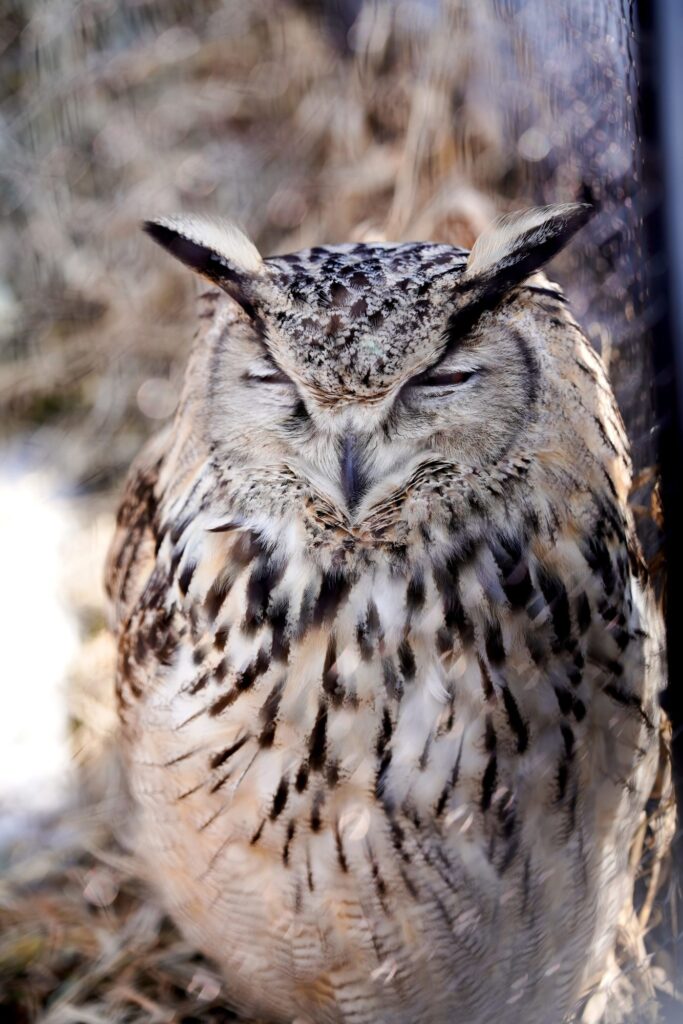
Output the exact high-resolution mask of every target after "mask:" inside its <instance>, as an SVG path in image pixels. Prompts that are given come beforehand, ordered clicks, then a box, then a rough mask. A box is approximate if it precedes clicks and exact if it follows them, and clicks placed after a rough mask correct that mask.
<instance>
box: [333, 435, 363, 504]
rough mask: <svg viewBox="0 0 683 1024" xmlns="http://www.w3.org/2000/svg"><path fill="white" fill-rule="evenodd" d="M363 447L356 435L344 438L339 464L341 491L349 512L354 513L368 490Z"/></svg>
mask: <svg viewBox="0 0 683 1024" xmlns="http://www.w3.org/2000/svg"><path fill="white" fill-rule="evenodd" d="M363 454H364V453H363V447H362V445H361V443H360V441H359V439H358V437H357V436H356V435H355V434H352V433H349V434H346V435H345V436H344V440H343V442H342V451H341V459H340V464H339V470H340V477H341V489H342V493H343V495H344V500H345V501H346V507H347V508H348V510H349V512H354V511H355V509H356V508H357V507H358V504H359V502H360V500H361V498H362V497H363V495H364V494H365V492H366V491H367V489H368V481H367V477H366V474H365V472H364V468H363Z"/></svg>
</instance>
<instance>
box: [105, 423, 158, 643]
mask: <svg viewBox="0 0 683 1024" xmlns="http://www.w3.org/2000/svg"><path fill="white" fill-rule="evenodd" d="M167 448H168V433H163V434H160V435H158V436H156V437H154V438H152V440H151V441H149V442H148V444H147V445H146V446H145V447H144V448H143V450H142V451H141V452H140V454H139V455H138V457H137V459H136V460H135V461H134V463H133V465H132V466H131V469H130V472H129V474H128V478H127V480H126V485H125V489H124V493H123V498H122V500H121V504H120V506H119V509H118V513H117V516H116V530H115V532H114V537H113V539H112V542H111V546H110V548H109V553H108V555H107V562H106V566H105V579H104V584H105V590H106V593H107V597H108V598H109V601H110V603H111V617H112V627H113V628H114V630H116V629H117V628H118V626H119V625H120V623H121V622H122V621H123V620H124V619H125V618H126V617H127V616H128V614H129V613H130V611H131V609H132V608H133V606H134V605H135V603H136V601H137V599H138V597H139V596H140V594H141V593H142V591H143V589H144V587H145V584H146V583H147V581H148V579H149V577H150V575H151V572H152V569H153V568H154V563H155V560H156V536H157V528H156V527H157V507H158V495H157V484H158V480H159V473H160V470H161V466H162V463H163V460H164V455H165V454H166V451H167Z"/></svg>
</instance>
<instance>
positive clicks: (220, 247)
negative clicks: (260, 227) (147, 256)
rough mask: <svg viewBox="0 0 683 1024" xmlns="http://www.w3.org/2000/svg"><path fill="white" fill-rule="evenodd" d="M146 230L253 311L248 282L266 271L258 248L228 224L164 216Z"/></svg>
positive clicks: (144, 228)
mask: <svg viewBox="0 0 683 1024" xmlns="http://www.w3.org/2000/svg"><path fill="white" fill-rule="evenodd" d="M143 230H144V231H145V232H146V233H147V234H148V235H149V236H150V238H152V239H154V241H155V242H157V243H158V244H159V245H160V246H161V247H162V248H164V249H166V250H167V251H168V252H170V254H171V255H172V256H175V258H176V259H178V260H180V262H181V263H184V264H185V265H186V266H188V267H190V269H191V270H194V271H196V273H198V274H201V275H202V277H206V278H208V279H209V280H210V281H212V282H213V283H214V284H217V285H219V287H221V288H223V289H224V291H226V292H228V294H229V295H231V296H232V297H233V298H234V299H236V300H237V302H239V303H240V305H242V306H243V307H244V308H245V309H248V310H249V309H250V308H251V298H250V292H251V291H252V289H251V288H250V287H249V281H250V279H251V278H253V277H254V276H256V275H258V274H259V273H260V272H261V270H262V268H263V261H262V259H261V256H260V253H259V252H258V249H257V248H256V246H255V245H254V244H253V242H251V241H250V240H249V239H248V238H247V236H246V235H244V234H243V233H242V232H241V231H240V230H239V228H237V227H235V225H234V224H231V223H230V222H229V221H221V220H212V219H210V218H208V217H194V216H186V217H185V216H182V217H161V218H159V219H158V220H148V221H145V222H144V224H143Z"/></svg>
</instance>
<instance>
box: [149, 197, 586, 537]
mask: <svg viewBox="0 0 683 1024" xmlns="http://www.w3.org/2000/svg"><path fill="white" fill-rule="evenodd" d="M552 210H553V216H551V215H550V212H549V211H548V210H543V211H532V213H531V214H526V215H523V217H522V218H519V217H518V218H516V219H513V220H512V221H510V219H508V222H507V223H504V224H502V225H501V226H499V227H498V228H497V229H493V232H495V234H494V233H493V232H492V233H491V235H488V236H486V235H485V236H482V238H481V239H480V240H479V241H478V243H477V244H476V245H475V247H474V249H473V251H472V254H471V255H470V256H469V259H468V254H467V253H466V252H464V251H463V250H460V249H455V248H452V247H450V246H446V245H433V244H426V243H425V244H423V243H413V244H407V245H377V244H375V245H355V246H348V245H347V246H335V247H325V248H322V247H321V248H317V249H312V250H306V251H303V252H300V253H295V254H292V255H289V256H286V257H275V258H271V259H268V260H265V261H261V259H260V257H258V254H257V253H256V252H255V250H253V249H252V248H251V247H249V248H245V247H246V246H249V243H248V242H247V241H246V240H245V239H242V238H241V237H240V244H241V246H242V249H241V250H240V251H239V256H240V257H241V260H242V263H241V264H240V263H239V260H238V259H237V258H236V255H235V245H234V244H233V246H232V258H231V259H230V257H229V254H228V253H224V252H220V251H217V249H216V244H215V239H214V238H213V237H211V238H210V239H209V244H205V240H201V241H200V239H203V236H202V227H203V228H204V234H206V232H207V230H209V229H208V228H207V227H206V225H202V224H199V225H198V224H197V223H196V222H194V221H192V222H189V223H188V222H185V221H180V222H163V223H161V224H154V225H151V226H149V227H148V230H149V231H150V233H152V234H153V236H154V237H155V238H156V239H157V240H158V241H161V242H162V244H164V245H165V246H166V247H167V248H170V249H171V251H173V252H174V253H175V254H176V255H178V256H179V257H180V258H181V259H183V260H184V261H185V262H188V263H190V264H191V265H192V266H194V267H195V268H197V269H200V270H201V271H202V272H203V273H204V274H206V275H207V276H209V277H211V278H212V279H213V280H215V281H216V282H217V283H219V284H221V285H222V286H223V288H224V289H225V290H226V291H227V292H228V293H229V294H230V295H231V296H232V299H233V302H230V301H229V300H224V308H223V310H222V312H221V311H217V314H216V318H215V324H214V327H213V329H212V330H211V331H210V332H209V334H208V336H207V339H206V344H207V346H208V348H207V353H206V355H207V360H208V367H209V375H208V379H209V393H208V395H206V391H204V395H205V401H204V402H203V414H202V417H203V429H204V431H205V432H206V435H207V439H208V441H209V443H210V444H211V446H212V450H213V451H214V455H215V457H216V458H218V459H219V460H220V459H224V460H225V461H226V462H228V463H230V464H237V465H241V466H243V467H245V468H248V473H249V476H250V478H251V481H252V487H253V488H258V487H259V486H261V487H263V488H265V490H264V499H265V498H266V497H267V490H268V488H269V486H270V487H272V484H273V482H274V481H275V480H276V479H277V478H278V476H279V475H282V474H283V473H284V474H288V475H291V474H293V475H294V476H295V477H296V478H297V479H298V480H299V481H300V482H301V483H302V485H303V488H304V490H305V491H309V492H311V493H313V494H318V495H319V496H321V497H322V498H323V499H324V500H325V501H326V502H327V504H328V505H332V506H333V507H335V508H336V509H337V510H338V512H339V516H340V517H341V518H342V519H345V520H346V521H347V522H348V523H349V524H350V525H354V524H359V523H362V521H363V519H364V518H365V517H367V515H368V514H369V513H370V512H371V510H372V509H373V508H375V507H377V505H378V504H380V503H382V502H386V501H387V500H390V499H391V498H392V496H395V495H403V496H405V498H406V499H407V498H408V496H409V494H410V481H411V480H414V479H415V478H416V476H417V475H419V473H420V469H421V467H423V466H425V465H429V464H432V463H433V462H434V461H435V460H437V461H438V462H439V463H441V464H443V463H446V464H448V465H452V466H453V467H455V468H466V469H467V470H472V469H474V470H475V471H479V470H482V469H485V468H486V467H490V466H491V465H492V464H493V463H496V462H497V461H499V460H500V459H501V458H502V457H503V456H504V455H505V454H506V453H507V452H508V451H509V450H510V448H511V447H512V446H513V445H514V443H515V440H516V438H517V436H518V435H519V433H520V431H522V430H523V429H524V427H525V425H526V424H527V423H528V422H529V421H530V420H531V419H533V418H534V416H535V406H536V398H537V395H538V393H539V387H540V384H541V377H542V374H543V372H544V344H543V334H544V323H545V321H546V320H547V312H544V310H543V308H542V299H543V283H542V279H539V277H538V276H537V277H535V278H533V277H532V278H530V279H529V275H530V274H533V272H534V271H535V270H536V269H537V267H538V265H539V264H540V262H541V260H542V259H547V258H548V257H549V255H551V254H552V252H554V251H557V249H558V248H559V247H560V245H561V244H562V243H563V242H564V241H565V240H566V238H568V237H569V235H570V234H571V233H573V231H575V230H576V229H577V227H578V226H580V224H581V223H583V221H584V220H585V218H586V208H585V207H556V208H552ZM216 230H217V229H216V228H215V226H213V225H212V226H210V231H209V234H210V233H211V231H214V232H215V231H216ZM231 237H232V236H231ZM211 242H213V244H211ZM224 248H229V247H228V246H224ZM207 253H208V254H209V255H208V256H207ZM200 257H201V259H200ZM222 274H223V275H229V276H223V277H222V276H221V275H222ZM539 289H540V295H539V296H538V297H539V300H540V301H539V302H537V303H534V301H533V298H534V293H535V292H536V293H538V290H539ZM530 299H531V300H532V301H529V300H530Z"/></svg>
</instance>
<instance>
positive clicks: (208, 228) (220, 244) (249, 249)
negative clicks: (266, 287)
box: [154, 214, 263, 274]
mask: <svg viewBox="0 0 683 1024" xmlns="http://www.w3.org/2000/svg"><path fill="white" fill-rule="evenodd" d="M154 223H155V224H160V225H161V226H162V227H165V228H169V229H170V230H171V231H175V232H177V233H178V234H179V235H182V237H183V238H187V239H189V241H190V242H195V243H196V244H197V245H202V246H204V247H205V248H206V249H211V251H212V252H215V253H216V254H217V255H218V256H220V257H221V259H223V260H225V262H226V263H227V264H228V265H229V266H232V267H235V268H236V269H237V270H244V271H246V272H248V273H252V274H253V273H257V272H258V271H259V270H260V269H261V267H262V266H263V260H262V259H261V254H260V253H259V251H258V249H257V248H256V246H255V245H254V243H253V242H252V241H251V240H250V239H249V238H247V236H246V235H245V234H244V232H242V231H240V229H239V228H238V227H236V226H235V225H234V224H233V223H231V222H230V221H228V220H221V219H220V218H217V217H200V216H197V215H195V214H187V215H185V214H181V215H179V216H176V217H157V218H155V220H154Z"/></svg>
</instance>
